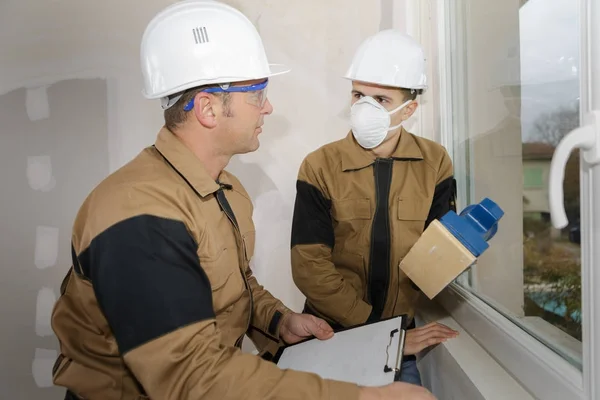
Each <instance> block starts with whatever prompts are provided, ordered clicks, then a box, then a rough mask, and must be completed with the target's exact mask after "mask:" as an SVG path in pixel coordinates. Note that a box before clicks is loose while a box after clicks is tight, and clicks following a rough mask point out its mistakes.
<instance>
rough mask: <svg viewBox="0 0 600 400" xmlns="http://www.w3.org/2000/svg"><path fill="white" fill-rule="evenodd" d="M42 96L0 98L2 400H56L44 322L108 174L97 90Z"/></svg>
mask: <svg viewBox="0 0 600 400" xmlns="http://www.w3.org/2000/svg"><path fill="white" fill-rule="evenodd" d="M46 91H47V100H46V99H44V101H46V102H47V103H48V104H45V103H44V102H42V103H41V104H40V103H36V101H32V100H31V96H32V94H31V93H28V90H26V89H16V90H13V91H11V92H9V93H6V94H4V95H2V96H0V121H2V124H1V125H0V126H1V128H0V129H1V134H0V160H2V168H0V182H2V187H3V189H2V190H1V191H0V204H2V207H0V226H1V228H2V240H1V241H0V257H1V258H0V259H1V271H2V272H1V274H2V275H1V276H2V278H1V279H0V282H1V284H2V287H1V290H0V315H2V329H1V330H0V351H1V359H2V363H0V398H2V399H61V398H63V397H64V391H63V390H61V389H59V388H53V387H52V378H51V371H52V365H53V364H54V361H55V360H56V356H57V350H58V343H57V341H56V338H55V336H54V333H53V332H52V329H51V326H50V314H51V312H52V307H53V306H54V302H55V301H56V298H57V296H58V294H59V288H60V283H61V281H62V279H63V277H64V275H65V273H66V272H67V270H68V269H69V266H70V265H71V264H70V262H71V261H70V253H69V248H70V247H69V243H70V238H71V227H72V223H73V219H74V217H75V213H76V212H77V210H78V208H79V205H80V204H81V202H82V201H83V200H84V198H85V196H87V194H88V192H89V191H90V190H91V189H92V188H93V187H94V185H96V184H97V183H98V182H99V181H100V180H101V179H102V178H103V177H104V176H106V175H107V174H108V172H109V166H108V141H107V137H108V135H107V130H108V126H107V110H106V104H107V98H106V82H105V81H104V80H100V79H96V80H68V81H63V82H58V83H56V84H53V85H51V86H49V87H48V88H46V89H45V90H44V92H46ZM32 104H38V105H37V106H33V108H36V107H40V108H39V109H36V110H32V109H31V108H30V107H31V106H32ZM32 115H33V116H40V115H44V116H45V117H44V118H31V116H32ZM61 396H63V397H61Z"/></svg>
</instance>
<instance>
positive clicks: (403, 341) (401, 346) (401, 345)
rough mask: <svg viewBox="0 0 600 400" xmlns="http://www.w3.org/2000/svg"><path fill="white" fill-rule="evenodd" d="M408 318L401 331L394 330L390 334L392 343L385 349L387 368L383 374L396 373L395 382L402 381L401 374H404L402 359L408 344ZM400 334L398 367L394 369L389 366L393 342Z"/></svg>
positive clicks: (397, 355)
mask: <svg viewBox="0 0 600 400" xmlns="http://www.w3.org/2000/svg"><path fill="white" fill-rule="evenodd" d="M406 320H407V318H402V323H401V326H400V329H399V330H398V329H394V330H393V331H391V332H390V343H389V344H388V345H387V347H386V349H385V354H386V357H385V366H384V367H383V372H385V373H389V372H392V371H394V381H396V382H398V381H400V374H401V372H402V359H403V358H404V346H405V344H406V327H407V323H406ZM397 333H398V334H399V335H400V338H399V340H398V350H397V353H396V365H395V367H394V368H391V367H390V366H389V363H390V347H391V346H392V342H393V340H394V335H395V334H397Z"/></svg>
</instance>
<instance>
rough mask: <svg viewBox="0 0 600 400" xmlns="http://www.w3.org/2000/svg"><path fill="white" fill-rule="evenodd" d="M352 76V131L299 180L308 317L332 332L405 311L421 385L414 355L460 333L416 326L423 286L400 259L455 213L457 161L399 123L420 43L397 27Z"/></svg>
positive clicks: (295, 237) (381, 37)
mask: <svg viewBox="0 0 600 400" xmlns="http://www.w3.org/2000/svg"><path fill="white" fill-rule="evenodd" d="M346 78H347V79H349V80H351V81H352V100H351V104H352V107H351V132H349V133H348V134H347V136H346V137H345V138H344V139H341V140H338V141H335V142H333V143H329V144H327V145H325V146H323V147H321V148H319V149H318V150H316V151H314V152H312V153H311V154H309V155H308V156H307V157H306V158H305V159H304V161H303V162H302V165H301V167H300V171H299V174H298V181H297V194H296V203H295V208H294V217H293V227H292V238H291V242H292V243H291V246H292V249H291V252H292V275H293V278H294V281H295V283H296V285H297V286H298V288H299V289H300V290H301V291H302V293H303V294H304V295H305V296H306V304H305V310H304V312H307V313H310V314H313V315H315V316H318V317H321V318H324V319H325V320H326V321H328V322H329V323H330V325H331V326H332V327H333V328H334V330H337V329H340V328H346V327H350V326H356V325H360V324H365V323H369V322H375V321H379V320H381V319H385V318H389V317H392V316H397V315H402V314H406V315H407V316H408V318H409V320H410V321H411V323H410V325H409V331H408V334H407V339H406V340H407V341H406V351H405V358H404V360H405V361H404V363H403V365H402V374H401V380H403V381H407V382H411V383H415V384H420V382H421V380H420V375H419V371H418V369H417V366H416V359H415V354H416V353H418V352H420V351H421V350H423V349H424V348H426V347H428V346H431V345H434V344H437V343H440V342H442V341H445V340H448V339H450V338H453V337H455V336H456V335H457V334H458V333H457V332H455V331H453V330H452V329H450V328H448V327H446V326H444V325H441V324H438V323H433V324H429V325H427V326H425V327H420V328H416V329H414V319H413V316H414V312H415V304H416V301H417V298H418V297H419V290H418V288H417V287H415V286H414V284H412V282H411V281H410V280H409V279H408V278H407V276H406V275H405V274H404V273H403V272H402V271H401V270H400V268H399V263H400V261H401V260H402V258H403V257H404V256H405V255H406V253H407V252H408V251H409V249H410V248H411V246H412V245H413V244H414V243H415V242H416V241H417V239H418V238H419V236H420V235H421V234H422V232H423V230H424V229H425V228H426V227H427V226H428V224H429V223H430V222H431V221H432V220H434V219H436V218H439V217H441V216H443V215H444V214H445V213H446V212H448V211H449V210H450V209H453V208H454V201H455V185H454V179H453V172H452V163H451V160H450V157H449V156H448V154H447V152H446V151H445V149H444V148H443V147H442V146H440V145H439V144H437V143H434V142H432V141H429V140H426V139H423V138H420V137H417V136H414V135H412V134H411V133H409V132H407V131H406V130H405V129H404V128H403V127H402V124H403V122H404V121H406V120H407V119H408V118H410V117H411V115H413V113H414V112H415V110H416V109H417V106H418V103H417V96H418V95H419V94H420V93H421V92H422V91H423V90H425V88H426V75H425V57H424V52H423V49H422V48H421V46H420V45H419V44H418V43H417V42H416V41H415V40H414V39H412V38H411V37H409V36H408V35H405V34H403V33H401V32H398V31H395V30H385V31H381V32H378V33H377V34H375V35H373V36H371V37H369V38H367V39H366V40H365V41H364V42H363V43H362V44H361V46H360V47H359V48H358V50H357V51H356V54H355V55H354V59H353V60H352V65H351V66H350V68H349V70H348V72H347V74H346Z"/></svg>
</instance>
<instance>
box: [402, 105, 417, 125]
mask: <svg viewBox="0 0 600 400" xmlns="http://www.w3.org/2000/svg"><path fill="white" fill-rule="evenodd" d="M417 108H419V103H417V101H416V100H413V101H411V102H410V103H408V104H407V105H406V107H404V109H403V110H402V111H403V112H404V113H403V114H402V121H406V120H407V119H409V118H410V117H412V115H413V114H414V113H415V111H417Z"/></svg>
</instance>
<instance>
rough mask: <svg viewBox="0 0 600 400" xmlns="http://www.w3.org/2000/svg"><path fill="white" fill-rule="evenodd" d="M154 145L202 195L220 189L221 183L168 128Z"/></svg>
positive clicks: (161, 133) (160, 133)
mask: <svg viewBox="0 0 600 400" xmlns="http://www.w3.org/2000/svg"><path fill="white" fill-rule="evenodd" d="M154 147H156V149H157V150H158V151H159V152H160V154H162V155H163V156H164V157H165V158H166V160H167V161H168V162H169V164H171V165H172V166H173V168H175V170H176V171H177V172H178V173H179V174H180V175H181V176H182V177H183V178H184V179H185V180H186V181H187V182H188V184H189V185H190V186H192V188H194V190H195V191H196V192H198V194H200V196H202V197H205V196H207V195H209V194H211V193H214V192H216V191H217V190H218V189H219V184H218V183H217V182H215V180H214V179H212V178H211V177H210V175H209V174H208V172H207V171H206V169H205V168H204V166H203V165H202V162H201V161H200V160H199V159H198V157H196V156H195V155H194V153H192V151H191V150H190V149H188V148H187V146H186V145H185V144H183V142H181V140H179V139H178V138H177V136H175V134H173V132H171V131H170V130H168V129H167V128H165V127H163V128H162V129H161V130H160V132H158V136H157V138H156V142H155V144H154ZM223 175H225V174H223V173H221V176H223ZM224 183H229V182H224Z"/></svg>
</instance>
